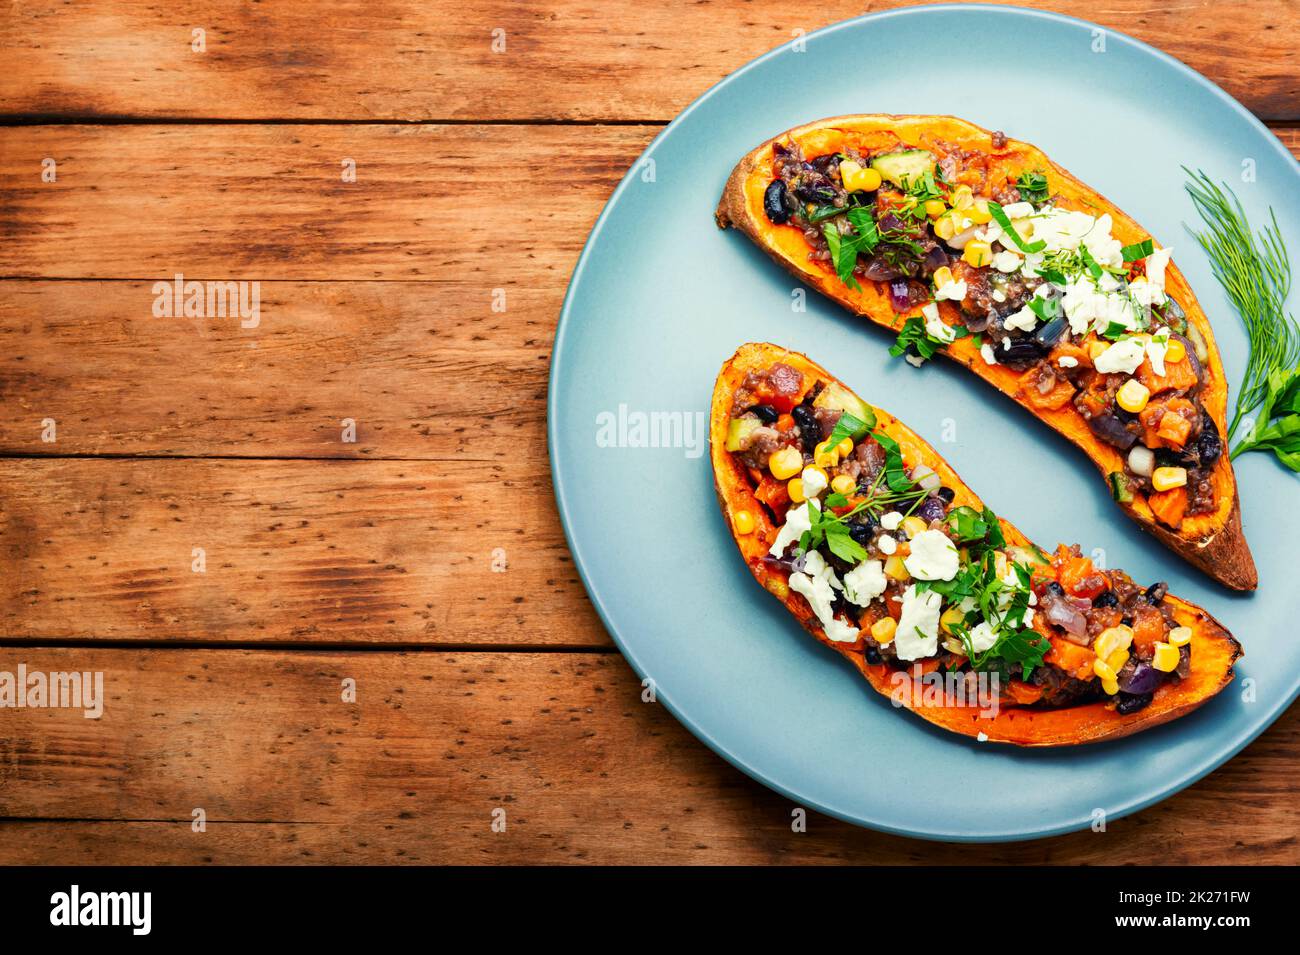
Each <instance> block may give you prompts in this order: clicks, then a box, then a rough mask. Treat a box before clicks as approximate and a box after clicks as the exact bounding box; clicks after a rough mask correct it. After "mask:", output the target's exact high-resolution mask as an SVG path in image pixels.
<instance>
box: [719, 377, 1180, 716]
mask: <svg viewBox="0 0 1300 955" xmlns="http://www.w3.org/2000/svg"><path fill="white" fill-rule="evenodd" d="M726 449H727V450H728V451H729V452H731V453H732V454H733V455H735V456H736V458H737V459H738V460H739V461H740V462H741V463H742V464H743V465H744V466H745V468H746V470H747V472H748V474H749V477H750V480H751V486H752V488H753V491H754V496H755V497H756V498H757V500H758V501H759V502H760V504H761V506H762V507H763V508H765V509H766V510H767V512H768V517H769V519H770V520H771V523H772V524H773V525H774V526H776V527H777V528H778V530H777V532H776V535H775V538H774V540H773V541H772V543H771V545H770V547H769V548H768V549H767V554H766V556H764V557H762V558H760V559H761V560H762V561H763V563H764V564H766V565H767V570H768V571H769V572H770V574H771V576H772V578H773V582H772V583H771V584H769V587H770V588H771V589H774V591H775V592H776V593H777V596H778V597H781V598H782V599H786V598H787V597H788V596H789V592H790V591H794V592H795V593H797V594H799V595H801V596H802V598H803V599H804V601H806V603H807V604H808V607H809V610H810V612H811V614H812V615H814V616H815V617H816V618H817V622H818V624H819V625H820V627H821V628H822V630H823V631H824V632H825V634H826V637H827V638H828V639H829V640H831V641H833V642H836V643H852V644H855V645H856V647H855V649H860V650H861V652H862V653H863V654H864V655H865V658H866V661H867V662H868V663H870V664H875V665H883V666H887V667H890V668H893V669H905V668H909V667H914V666H918V665H919V666H920V667H921V669H922V671H923V672H926V673H928V672H931V671H933V670H936V669H940V668H941V669H943V670H944V671H948V672H951V671H956V672H958V673H968V674H975V673H979V672H987V671H993V672H997V673H998V674H999V675H1000V684H999V685H1000V687H1001V688H1002V689H1001V692H1002V695H1003V696H1004V697H1005V698H1006V700H1007V701H1008V702H1010V703H1012V704H1014V705H1017V706H1030V707H1040V708H1060V707H1068V706H1074V705H1079V704H1082V703H1086V702H1091V701H1096V700H1107V701H1113V702H1114V705H1115V708H1116V710H1117V711H1118V712H1120V713H1122V714H1127V713H1134V712H1137V711H1138V710H1140V709H1142V708H1143V707H1145V706H1146V705H1147V704H1148V703H1150V702H1151V699H1152V697H1153V695H1154V693H1155V692H1156V690H1157V689H1158V688H1159V687H1160V686H1161V685H1162V684H1163V683H1165V682H1166V681H1169V680H1181V679H1184V678H1185V677H1186V676H1187V675H1188V674H1189V673H1190V670H1191V646H1190V641H1191V637H1192V631H1191V630H1190V628H1188V627H1185V626H1180V625H1179V624H1178V623H1177V621H1176V620H1175V618H1174V616H1173V613H1172V611H1171V609H1170V608H1169V607H1168V606H1167V605H1166V603H1165V592H1166V586H1165V585H1164V584H1163V583H1159V584H1155V585H1153V586H1151V587H1148V588H1146V589H1145V590H1144V589H1142V588H1140V587H1138V586H1136V585H1135V584H1134V583H1133V582H1132V581H1131V580H1130V579H1129V578H1128V576H1127V575H1125V574H1123V573H1122V572H1120V571H1113V570H1102V569H1100V568H1098V567H1096V566H1095V565H1094V563H1093V561H1092V560H1091V559H1089V558H1087V557H1084V556H1082V555H1081V554H1080V552H1079V548H1078V547H1077V546H1075V547H1065V546H1061V547H1059V548H1058V549H1057V551H1056V553H1055V554H1054V555H1050V556H1049V555H1047V554H1044V553H1042V552H1041V551H1039V550H1038V549H1037V548H1033V547H1019V546H1015V545H1009V544H1008V543H1007V541H1006V539H1005V537H1004V535H1003V532H1002V527H1001V524H1000V523H999V522H998V519H997V517H996V516H995V515H994V514H993V513H992V512H991V511H990V510H989V509H987V508H982V509H979V510H977V509H976V508H975V507H973V506H971V505H969V504H964V503H960V502H959V501H958V500H957V494H956V492H954V491H953V490H952V489H951V488H949V487H946V486H945V485H944V484H943V483H942V481H941V479H940V476H939V475H938V474H937V473H935V472H934V471H933V470H932V469H931V468H929V467H928V466H926V465H924V464H919V463H916V462H909V461H908V460H906V459H905V457H904V454H903V451H902V448H901V447H900V446H899V444H898V442H896V441H895V440H894V439H893V438H891V437H890V436H889V435H888V434H886V433H884V431H883V430H880V429H878V428H877V421H876V414H875V412H874V410H873V409H872V408H871V407H870V406H869V405H867V404H865V403H864V402H863V401H861V400H860V399H859V398H857V396H855V395H853V394H852V393H850V392H848V391H847V390H846V389H844V388H843V387H842V386H840V385H839V384H838V383H836V382H833V381H809V380H807V379H806V377H805V376H804V375H803V374H802V373H801V372H799V371H798V370H797V369H795V368H793V367H791V366H790V365H787V364H785V363H783V362H775V363H773V364H772V365H770V366H769V367H767V368H764V369H761V370H758V371H752V372H750V373H749V374H748V375H747V376H746V378H745V379H744V381H743V382H742V383H741V385H740V386H739V387H738V388H737V389H736V391H735V394H734V395H733V400H732V406H731V418H730V422H729V427H728V431H727V438H726ZM755 516H756V515H755V514H753V513H749V512H745V511H742V512H740V513H738V514H736V515H734V518H733V520H734V527H735V530H736V532H737V533H738V534H742V535H745V534H752V533H754V532H755V530H756V528H757V527H758V524H759V522H758V521H757V520H756V519H755Z"/></svg>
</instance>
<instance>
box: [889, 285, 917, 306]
mask: <svg viewBox="0 0 1300 955" xmlns="http://www.w3.org/2000/svg"><path fill="white" fill-rule="evenodd" d="M889 304H890V305H892V306H894V311H896V312H906V311H907V310H908V309H909V308H911V307H912V288H911V284H910V283H909V282H908V281H907V279H894V280H893V281H892V282H890V283H889Z"/></svg>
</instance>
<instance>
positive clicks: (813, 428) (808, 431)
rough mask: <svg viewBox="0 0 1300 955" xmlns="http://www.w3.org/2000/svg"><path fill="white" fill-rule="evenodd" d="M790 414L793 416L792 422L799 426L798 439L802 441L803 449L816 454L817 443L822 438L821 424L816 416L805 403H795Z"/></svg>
mask: <svg viewBox="0 0 1300 955" xmlns="http://www.w3.org/2000/svg"><path fill="white" fill-rule="evenodd" d="M790 415H791V416H792V417H793V418H794V423H795V424H797V425H798V426H799V440H800V441H802V442H803V447H804V450H805V451H807V452H808V453H809V454H816V453H817V445H819V444H821V440H822V426H821V424H820V423H819V422H818V421H817V416H816V415H815V414H813V410H812V408H810V407H808V406H807V405H795V407H794V410H793V411H791V412H790Z"/></svg>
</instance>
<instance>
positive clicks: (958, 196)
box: [952, 186, 975, 209]
mask: <svg viewBox="0 0 1300 955" xmlns="http://www.w3.org/2000/svg"><path fill="white" fill-rule="evenodd" d="M974 202H975V196H974V195H973V194H972V193H971V190H970V186H958V187H957V188H956V189H954V190H953V191H952V207H953V208H954V209H969V208H970V207H971V205H972V204H973V203H974Z"/></svg>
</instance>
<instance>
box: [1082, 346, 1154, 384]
mask: <svg viewBox="0 0 1300 955" xmlns="http://www.w3.org/2000/svg"><path fill="white" fill-rule="evenodd" d="M1146 350H1147V345H1146V342H1145V341H1144V340H1143V339H1141V338H1125V339H1123V340H1121V341H1117V342H1116V343H1115V344H1113V345H1111V346H1110V347H1109V348H1107V349H1106V350H1105V351H1104V352H1102V353H1101V354H1100V355H1098V356H1097V357H1096V358H1095V359H1094V360H1093V363H1092V364H1093V367H1094V368H1096V369H1097V370H1098V371H1099V372H1101V373H1102V374H1103V375H1117V374H1124V375H1131V374H1133V372H1135V371H1137V369H1138V365H1140V364H1142V357H1143V355H1145V354H1146Z"/></svg>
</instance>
